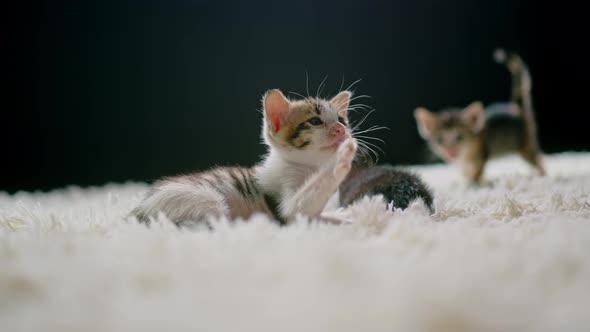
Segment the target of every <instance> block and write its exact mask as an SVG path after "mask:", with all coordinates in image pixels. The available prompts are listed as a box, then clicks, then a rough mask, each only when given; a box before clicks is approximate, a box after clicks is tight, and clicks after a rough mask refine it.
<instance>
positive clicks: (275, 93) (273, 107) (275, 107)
mask: <svg viewBox="0 0 590 332" xmlns="http://www.w3.org/2000/svg"><path fill="white" fill-rule="evenodd" d="M287 112H289V100H288V99H287V98H286V97H285V96H284V95H283V93H282V92H281V91H280V90H278V89H274V90H271V91H269V92H267V93H266V95H265V96H264V113H265V115H266V117H267V119H269V120H270V122H271V124H272V126H273V129H274V130H275V132H277V131H279V130H280V129H281V122H282V121H283V119H284V118H285V115H287Z"/></svg>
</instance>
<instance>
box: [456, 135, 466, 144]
mask: <svg viewBox="0 0 590 332" xmlns="http://www.w3.org/2000/svg"><path fill="white" fill-rule="evenodd" d="M463 138H464V137H463V134H457V138H456V141H457V142H461V141H463Z"/></svg>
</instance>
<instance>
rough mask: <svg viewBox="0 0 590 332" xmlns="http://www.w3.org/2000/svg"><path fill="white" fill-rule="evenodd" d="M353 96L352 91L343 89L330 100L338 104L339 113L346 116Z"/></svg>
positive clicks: (333, 103)
mask: <svg viewBox="0 0 590 332" xmlns="http://www.w3.org/2000/svg"><path fill="white" fill-rule="evenodd" d="M351 96H352V93H350V92H349V91H342V92H340V93H339V94H337V95H336V96H335V97H334V98H332V100H330V103H331V104H332V105H335V106H336V109H337V110H338V114H340V115H344V116H346V115H347V114H346V113H347V111H348V105H349V104H350V97H351Z"/></svg>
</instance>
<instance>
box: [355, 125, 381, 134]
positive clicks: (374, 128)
mask: <svg viewBox="0 0 590 332" xmlns="http://www.w3.org/2000/svg"><path fill="white" fill-rule="evenodd" d="M355 129H356V126H355V128H353V133H354V134H357V135H358V134H365V133H369V132H372V131H377V130H390V129H389V128H387V127H380V126H373V127H371V128H369V129H365V130H361V131H354V130H355Z"/></svg>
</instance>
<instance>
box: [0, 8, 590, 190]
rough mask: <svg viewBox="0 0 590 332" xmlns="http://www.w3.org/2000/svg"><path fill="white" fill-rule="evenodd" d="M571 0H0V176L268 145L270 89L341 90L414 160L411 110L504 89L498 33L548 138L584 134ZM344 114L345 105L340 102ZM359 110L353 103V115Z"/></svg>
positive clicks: (252, 155) (161, 165)
mask: <svg viewBox="0 0 590 332" xmlns="http://www.w3.org/2000/svg"><path fill="white" fill-rule="evenodd" d="M583 12H584V11H582V10H580V8H572V7H569V6H567V5H566V3H563V2H561V3H555V2H551V3H549V2H539V1H511V0H498V1H473V0H458V1H434V0H430V1H426V0H418V1H377V0H363V1H360V0H359V1H322V2H320V1H310V0H303V1H290V2H281V1H273V2H251V1H230V2H221V1H220V2H203V1H188V0H184V1H181V0H169V1H159V2H155V1H130V0H117V1H115V0H87V1H71V2H70V1H48V2H42V1H41V2H40V1H37V2H20V3H19V4H18V5H17V6H15V7H14V8H10V7H7V8H5V11H4V14H3V16H5V17H4V20H3V25H4V26H3V30H4V31H5V32H8V33H7V34H4V36H5V37H6V38H3V39H4V40H7V41H8V42H7V43H4V47H5V48H4V52H3V53H4V54H6V55H8V59H7V60H4V61H3V62H4V64H3V66H2V67H3V73H4V74H3V75H2V80H3V81H5V82H6V84H3V85H4V86H5V88H4V89H3V90H4V91H3V95H5V97H3V98H2V103H1V105H0V107H1V110H2V118H1V119H0V124H1V128H2V129H1V132H0V135H1V137H0V138H1V139H2V140H1V141H2V144H3V149H2V153H1V155H2V162H1V166H0V167H2V172H1V173H0V174H1V175H0V190H5V191H9V192H14V191H17V190H37V189H42V190H47V189H51V188H56V187H63V186H66V185H70V184H77V185H83V186H86V185H101V184H104V183H106V182H113V181H116V182H119V181H126V180H140V181H144V180H153V179H156V178H158V177H160V176H163V175H173V174H176V173H179V172H188V171H191V170H197V169H204V168H208V167H211V166H213V165H216V164H217V165H223V164H243V165H250V164H253V163H255V162H256V161H257V160H259V158H260V155H261V154H262V153H263V152H264V148H263V146H262V145H261V144H260V143H259V142H260V121H261V115H260V114H259V113H257V110H258V109H259V108H260V98H261V95H262V94H263V93H264V91H265V90H267V89H270V88H280V89H282V90H283V91H285V92H287V91H296V92H298V93H302V94H304V93H305V90H306V72H307V73H308V75H309V83H310V84H309V85H310V90H311V91H312V93H315V91H316V88H317V87H318V85H319V83H320V82H321V80H322V79H323V78H324V77H325V76H326V75H328V79H327V86H326V89H325V90H324V94H325V95H329V94H332V93H335V92H337V90H338V88H339V87H340V85H341V82H342V80H344V84H345V86H346V85H348V84H350V83H352V82H353V81H355V80H357V79H362V81H361V82H359V83H358V84H357V85H355V87H354V90H355V91H356V93H357V94H368V95H371V96H372V97H373V98H372V99H368V100H363V102H364V103H366V104H369V105H371V106H372V107H374V108H376V109H377V111H376V112H375V113H374V114H373V115H372V116H371V117H370V118H369V120H367V125H372V124H381V125H384V126H387V127H389V128H391V131H389V132H384V133H382V134H380V135H379V136H380V137H382V138H384V139H385V140H386V142H387V144H386V145H384V146H383V149H384V150H385V152H386V154H385V155H384V156H382V161H385V162H390V163H394V164H408V163H418V162H423V156H424V153H423V152H424V149H423V146H424V145H423V142H421V140H420V138H419V137H418V134H417V131H416V127H415V124H414V122H413V121H414V120H413V117H412V111H413V109H414V108H415V107H416V106H420V105H421V106H427V107H429V108H432V109H438V108H442V107H445V106H455V105H456V106H462V105H466V104H467V103H469V102H471V101H473V100H476V99H479V100H482V101H483V102H485V103H489V102H492V101H497V100H503V99H507V98H508V96H509V84H510V80H509V76H508V74H507V73H506V71H505V70H504V69H503V68H502V67H500V66H498V65H497V64H495V63H494V62H493V61H492V56H491V55H492V51H493V50H494V48H496V47H498V46H502V47H505V48H507V49H512V50H516V51H517V52H519V53H520V54H521V55H522V56H523V58H524V59H525V61H527V62H528V63H529V67H530V69H531V72H532V75H533V82H534V90H533V93H534V103H535V106H536V110H537V119H538V122H539V127H540V140H541V144H542V146H543V148H544V150H545V151H547V152H559V151H566V150H583V149H588V148H589V147H590V138H589V135H588V133H587V130H588V129H587V128H588V122H587V121H586V120H585V119H586V118H588V115H587V113H588V110H587V107H586V106H585V105H586V103H587V101H586V100H587V94H588V93H587V92H586V86H587V84H586V83H585V74H584V73H585V71H586V69H587V63H586V62H587V61H588V60H587V59H588V58H587V55H588V52H587V51H586V50H584V47H586V43H587V40H588V36H587V33H586V30H587V29H586V24H585V22H584V21H583V20H582V18H583V17H582V16H583V15H582V14H583ZM353 116H354V115H353ZM356 116H357V117H358V115H356Z"/></svg>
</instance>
